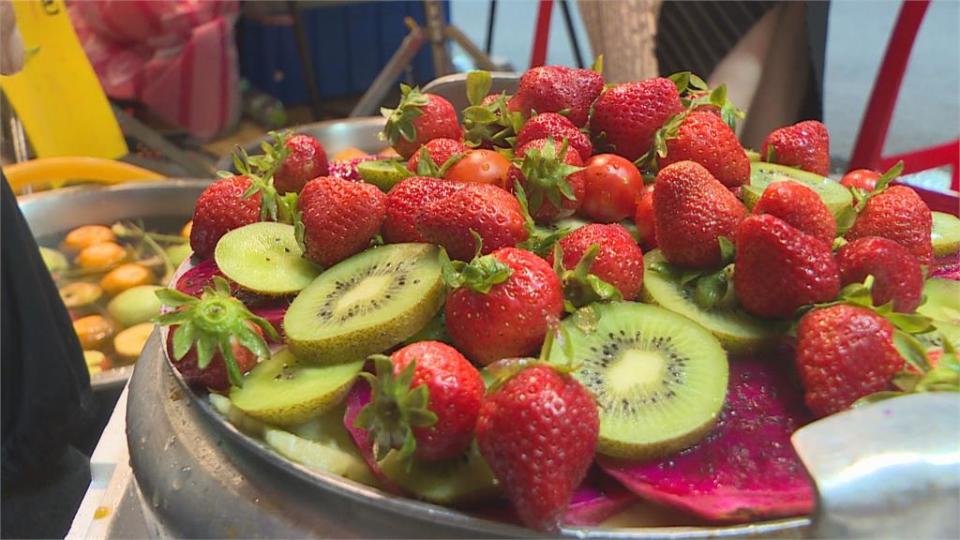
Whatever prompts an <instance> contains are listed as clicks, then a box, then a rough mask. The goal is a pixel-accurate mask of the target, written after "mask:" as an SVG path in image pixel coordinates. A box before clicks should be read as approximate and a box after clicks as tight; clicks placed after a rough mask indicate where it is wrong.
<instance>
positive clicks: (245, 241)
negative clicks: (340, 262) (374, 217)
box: [213, 221, 320, 296]
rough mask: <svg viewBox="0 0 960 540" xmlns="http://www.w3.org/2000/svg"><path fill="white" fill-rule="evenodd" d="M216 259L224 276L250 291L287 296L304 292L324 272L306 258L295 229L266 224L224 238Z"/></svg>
mask: <svg viewBox="0 0 960 540" xmlns="http://www.w3.org/2000/svg"><path fill="white" fill-rule="evenodd" d="M213 256H214V259H215V260H216V262H217V266H218V267H219V268H220V271H221V272H223V275H225V276H227V278H229V279H230V280H232V281H234V282H236V283H237V285H240V286H241V287H243V288H244V289H247V290H248V291H253V292H255V293H257V294H262V295H265V296H286V295H290V294H295V293H297V292H300V291H301V290H303V288H304V287H306V286H307V285H309V284H310V282H312V281H313V280H314V279H315V278H316V277H317V275H319V274H320V269H319V268H317V267H316V266H314V265H313V263H311V262H310V261H308V260H307V259H304V258H303V250H302V249H300V245H299V244H297V239H296V236H295V235H294V228H293V225H287V224H285V223H274V222H268V221H262V222H258V223H252V224H250V225H245V226H243V227H240V228H237V229H234V230H232V231H230V232H228V233H227V234H225V235H223V237H222V238H220V241H219V242H217V249H216V251H214V255H213Z"/></svg>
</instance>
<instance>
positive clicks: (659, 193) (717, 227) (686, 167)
mask: <svg viewBox="0 0 960 540" xmlns="http://www.w3.org/2000/svg"><path fill="white" fill-rule="evenodd" d="M654 186H655V187H654V189H653V212H654V227H655V229H656V237H657V245H659V246H660V250H661V251H662V252H663V256H664V257H665V258H666V259H667V260H668V261H670V262H671V263H673V264H676V265H679V266H684V267H689V268H708V267H713V266H717V265H719V264H720V262H721V261H720V243H719V237H721V236H725V237H727V238H728V239H730V240H731V241H732V239H733V238H734V237H735V236H736V231H737V225H739V224H740V221H741V220H743V218H744V216H745V215H746V213H747V209H746V208H744V206H743V204H742V203H741V202H740V201H739V200H738V199H737V198H736V197H735V196H734V195H733V193H730V190H728V189H727V188H726V187H725V186H724V185H723V184H721V183H720V182H719V181H718V180H717V179H716V178H714V177H713V176H712V175H711V174H710V172H709V171H707V169H705V168H703V166H702V165H700V164H699V163H695V162H693V161H681V162H680V163H674V164H673V165H670V166H669V167H665V168H663V169H660V172H659V173H657V180H656V182H655V183H654Z"/></svg>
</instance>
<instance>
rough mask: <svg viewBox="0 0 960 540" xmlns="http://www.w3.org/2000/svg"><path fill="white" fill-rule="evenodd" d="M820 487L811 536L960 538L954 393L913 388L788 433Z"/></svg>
mask: <svg viewBox="0 0 960 540" xmlns="http://www.w3.org/2000/svg"><path fill="white" fill-rule="evenodd" d="M792 440H793V445H794V447H795V448H796V450H797V452H798V453H799V454H800V459H801V460H803V463H804V465H805V466H806V467H807V470H808V471H809V473H810V475H811V476H812V477H813V480H814V482H815V483H816V486H817V490H818V492H819V501H818V505H817V513H816V516H815V517H814V520H813V528H812V530H811V531H810V533H811V536H813V537H815V538H960V394H956V393H948V392H939V393H925V394H914V395H909V396H904V397H899V398H896V399H891V400H886V401H881V402H878V403H874V404H872V405H868V406H865V407H862V408H857V409H853V410H850V411H848V412H845V413H842V414H838V415H834V416H831V417H828V418H825V419H823V420H820V421H818V422H815V423H813V424H811V425H809V426H807V427H804V428H803V429H800V430H798V431H797V432H796V433H794V435H793V439H792Z"/></svg>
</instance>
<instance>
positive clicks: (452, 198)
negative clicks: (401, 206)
mask: <svg viewBox="0 0 960 540" xmlns="http://www.w3.org/2000/svg"><path fill="white" fill-rule="evenodd" d="M416 221H417V230H418V231H419V232H420V234H421V235H422V236H423V238H424V239H426V240H427V241H428V242H430V243H433V244H438V245H441V246H443V247H444V248H446V250H447V253H448V254H449V255H450V257H451V258H453V259H458V260H463V261H465V260H470V259H471V258H472V257H473V255H474V253H475V252H476V250H477V245H476V244H477V243H476V239H475V238H474V237H473V233H476V234H478V235H480V238H481V239H482V241H483V253H484V254H487V253H491V252H493V251H495V250H497V249H500V248H502V247H507V246H514V245H516V244H518V243H519V242H522V241H524V240H526V239H527V236H528V232H527V228H526V220H525V219H524V215H523V209H522V208H521V207H520V203H518V202H517V199H515V198H514V197H513V195H511V194H510V193H509V192H507V191H506V190H504V189H501V188H499V187H497V186H494V185H491V184H467V185H466V186H464V187H463V188H461V189H459V190H457V191H456V192H455V193H452V194H451V195H449V196H448V197H444V198H442V199H439V200H435V201H433V202H432V203H430V204H428V205H427V206H425V207H423V209H422V210H421V211H420V213H419V214H418V215H417V218H416Z"/></svg>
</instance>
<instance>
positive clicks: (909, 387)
mask: <svg viewBox="0 0 960 540" xmlns="http://www.w3.org/2000/svg"><path fill="white" fill-rule="evenodd" d="M919 381H920V374H919V373H911V372H909V371H901V372H899V373H897V374H896V375H894V376H893V382H892V384H893V386H895V387H897V388H899V389H900V390H902V391H904V392H913V389H914V388H916V387H917V383H918V382H919Z"/></svg>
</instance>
